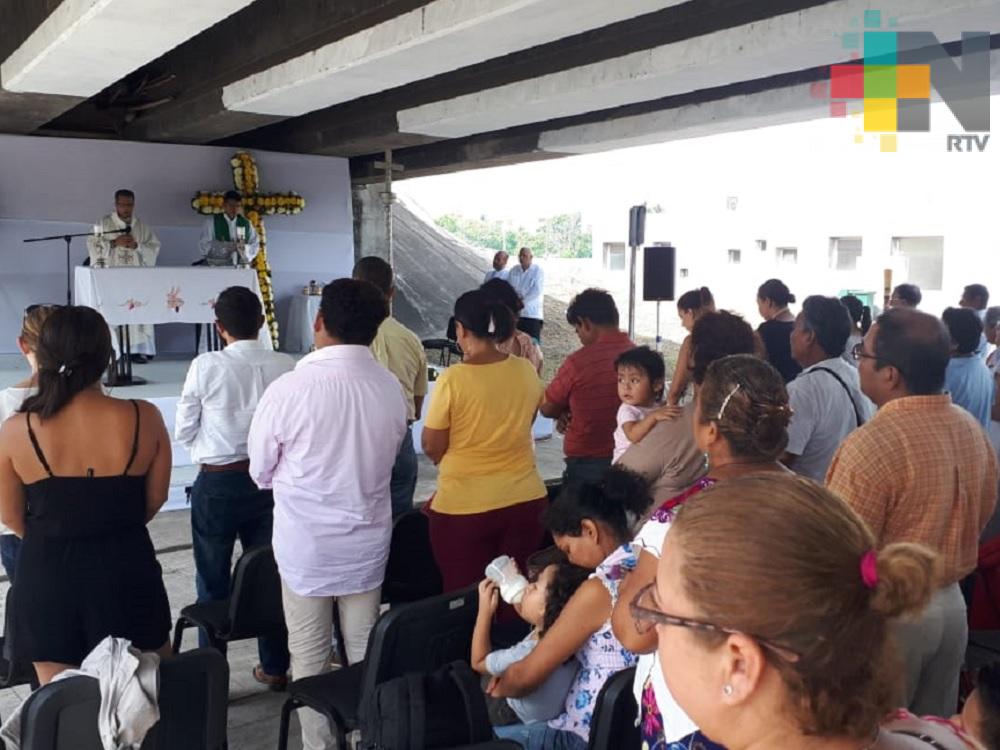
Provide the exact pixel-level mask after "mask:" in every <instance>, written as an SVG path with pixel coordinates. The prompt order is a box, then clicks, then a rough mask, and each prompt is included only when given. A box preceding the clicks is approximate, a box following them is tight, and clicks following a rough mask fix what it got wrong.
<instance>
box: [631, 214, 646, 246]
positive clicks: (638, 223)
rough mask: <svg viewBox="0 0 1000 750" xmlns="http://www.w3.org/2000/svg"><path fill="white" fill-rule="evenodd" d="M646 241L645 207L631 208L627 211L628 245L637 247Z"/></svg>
mask: <svg viewBox="0 0 1000 750" xmlns="http://www.w3.org/2000/svg"><path fill="white" fill-rule="evenodd" d="M645 241H646V207H645V206H632V208H630V209H629V210H628V245H629V247H639V246H640V245H641V244H642V243H643V242H645Z"/></svg>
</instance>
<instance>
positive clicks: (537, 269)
mask: <svg viewBox="0 0 1000 750" xmlns="http://www.w3.org/2000/svg"><path fill="white" fill-rule="evenodd" d="M533 258H534V256H533V255H532V253H531V250H529V249H528V248H526V247H522V248H521V251H520V252H519V253H518V254H517V261H518V264H517V265H516V266H514V267H513V268H512V269H510V274H509V275H508V276H507V281H508V282H509V283H510V285H511V286H512V287H514V291H515V292H517V293H518V295H520V297H521V299H522V300H524V309H523V310H522V311H521V318H520V320H518V321H517V327H518V330H521V331H524V332H525V333H526V334H528V335H529V336H531V338H533V339H534V340H535V343H537V344H540V343H541V341H542V325H544V322H543V321H544V318H545V312H544V306H545V305H544V300H545V275H544V274H543V273H542V269H541V266H537V265H535V264H534V263H532V260H533Z"/></svg>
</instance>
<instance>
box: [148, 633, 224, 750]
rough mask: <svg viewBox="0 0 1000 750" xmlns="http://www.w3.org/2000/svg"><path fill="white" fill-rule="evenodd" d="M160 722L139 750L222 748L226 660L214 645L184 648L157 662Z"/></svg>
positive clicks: (211, 749) (213, 749) (217, 749)
mask: <svg viewBox="0 0 1000 750" xmlns="http://www.w3.org/2000/svg"><path fill="white" fill-rule="evenodd" d="M159 703H160V721H159V723H158V724H157V725H156V726H155V727H153V729H152V731H151V732H150V733H149V734H148V735H147V736H146V741H145V742H143V743H142V750H174V748H184V750H225V747H226V742H227V739H226V727H227V724H228V713H229V663H228V662H227V661H226V657H225V656H223V655H222V654H221V653H219V652H218V651H216V650H215V649H214V648H200V649H195V650H194V651H185V652H184V653H183V654H180V655H178V656H175V657H173V658H171V659H167V660H166V661H164V662H163V663H162V664H161V665H160V701H159Z"/></svg>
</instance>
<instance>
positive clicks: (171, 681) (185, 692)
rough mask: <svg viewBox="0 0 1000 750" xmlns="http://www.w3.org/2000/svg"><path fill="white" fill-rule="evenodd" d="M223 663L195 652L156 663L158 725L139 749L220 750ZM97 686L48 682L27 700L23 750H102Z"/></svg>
mask: <svg viewBox="0 0 1000 750" xmlns="http://www.w3.org/2000/svg"><path fill="white" fill-rule="evenodd" d="M228 693H229V665H228V664H227V663H226V659H225V657H224V656H222V654H220V653H219V652H218V651H215V650H213V649H198V650H196V651H189V652H187V653H185V654H182V655H181V656H178V657H175V658H173V659H168V660H166V661H164V662H163V663H162V664H161V665H160V697H159V706H160V721H159V723H157V725H156V726H155V727H153V728H152V730H150V732H149V734H147V735H146V739H145V741H144V742H143V743H142V750H173V749H174V748H185V750H225V748H226V724H227V713H228ZM100 706H101V693H100V687H99V686H98V682H97V680H96V679H93V678H91V677H71V678H69V679H66V680H60V681H58V682H53V683H50V684H48V685H46V686H45V687H42V688H40V689H38V690H37V691H35V692H34V693H32V694H31V696H29V698H28V700H27V702H26V703H25V705H24V709H23V711H22V714H21V747H22V748H23V750H103V746H102V744H101V738H100V735H99V734H98V729H97V715H98V711H99V710H100Z"/></svg>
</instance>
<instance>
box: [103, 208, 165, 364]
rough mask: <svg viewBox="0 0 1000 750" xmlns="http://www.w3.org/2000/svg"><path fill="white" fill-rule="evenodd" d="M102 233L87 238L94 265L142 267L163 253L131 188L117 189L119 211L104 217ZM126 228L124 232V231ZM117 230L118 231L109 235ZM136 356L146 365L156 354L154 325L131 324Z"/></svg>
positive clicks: (153, 261)
mask: <svg viewBox="0 0 1000 750" xmlns="http://www.w3.org/2000/svg"><path fill="white" fill-rule="evenodd" d="M98 227H99V228H100V231H99V233H98V235H96V236H93V237H90V238H88V239H87V250H88V251H89V253H90V263H91V265H92V266H102V265H103V266H107V267H108V268H118V267H121V266H133V267H135V266H141V267H146V268H150V267H152V266H155V265H156V257H157V256H158V255H159V254H160V241H159V240H158V239H157V238H156V235H155V234H153V230H152V229H150V228H149V227H148V226H147V225H146V224H145V222H143V221H142V220H141V219H139V218H137V217H136V215H135V193H134V192H132V191H131V190H125V189H122V190H118V191H116V192H115V211H114V213H111V214H108V215H107V216H105V217H104V218H103V219H101V221H100V223H99V224H98ZM122 230H124V231H122ZM108 232H115V234H107V233H108ZM128 328H129V339H130V341H131V343H132V359H133V361H135V362H139V363H140V364H143V363H145V362H146V361H147V358H149V357H153V356H155V355H156V340H155V338H154V336H153V326H151V325H135V326H129V327H128Z"/></svg>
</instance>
